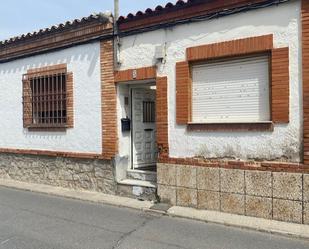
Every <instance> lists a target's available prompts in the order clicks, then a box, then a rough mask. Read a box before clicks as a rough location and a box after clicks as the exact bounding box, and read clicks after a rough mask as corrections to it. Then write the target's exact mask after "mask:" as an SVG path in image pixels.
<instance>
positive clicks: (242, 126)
mask: <svg viewBox="0 0 309 249" xmlns="http://www.w3.org/2000/svg"><path fill="white" fill-rule="evenodd" d="M187 130H188V131H273V130H274V125H273V123H271V122H265V123H223V124H221V123H213V124H197V123H189V124H188V125H187Z"/></svg>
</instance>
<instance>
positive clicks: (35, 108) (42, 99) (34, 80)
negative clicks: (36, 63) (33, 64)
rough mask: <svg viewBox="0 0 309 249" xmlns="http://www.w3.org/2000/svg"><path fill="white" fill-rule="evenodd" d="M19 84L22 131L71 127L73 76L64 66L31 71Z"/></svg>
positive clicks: (72, 117) (72, 118)
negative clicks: (21, 91)
mask: <svg viewBox="0 0 309 249" xmlns="http://www.w3.org/2000/svg"><path fill="white" fill-rule="evenodd" d="M22 82H23V126H24V128H27V129H29V130H33V131H36V130H38V131H39V130H49V131H52V130H55V131H57V130H59V129H67V128H73V126H74V109H73V74H72V73H71V72H68V71H67V65H66V64H58V65H53V66H47V67H42V68H36V69H30V70H28V71H27V73H26V74H24V75H23V80H22ZM59 110H60V111H59ZM59 112H60V114H59ZM43 114H44V116H42V117H38V115H43Z"/></svg>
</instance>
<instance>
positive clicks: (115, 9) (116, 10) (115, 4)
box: [114, 0, 119, 23]
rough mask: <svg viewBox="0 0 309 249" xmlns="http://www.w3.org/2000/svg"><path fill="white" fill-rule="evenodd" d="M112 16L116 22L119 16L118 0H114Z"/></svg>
mask: <svg viewBox="0 0 309 249" xmlns="http://www.w3.org/2000/svg"><path fill="white" fill-rule="evenodd" d="M114 18H115V23H116V22H117V20H118V18H119V0H114Z"/></svg>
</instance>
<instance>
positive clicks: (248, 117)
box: [192, 55, 270, 123]
mask: <svg viewBox="0 0 309 249" xmlns="http://www.w3.org/2000/svg"><path fill="white" fill-rule="evenodd" d="M192 77H193V89H192V90H193V91H192V121H193V122H203V123H205V122H207V123H217V122H261V121H269V120H270V106H269V58H268V56H267V55H262V56H254V57H247V58H238V59H229V60H221V61H213V62H209V63H206V64H203V65H196V66H193V75H192Z"/></svg>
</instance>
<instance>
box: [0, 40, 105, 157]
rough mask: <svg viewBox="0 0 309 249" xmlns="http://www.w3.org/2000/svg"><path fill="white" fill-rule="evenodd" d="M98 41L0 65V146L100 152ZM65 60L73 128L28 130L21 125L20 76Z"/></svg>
mask: <svg viewBox="0 0 309 249" xmlns="http://www.w3.org/2000/svg"><path fill="white" fill-rule="evenodd" d="M99 56H100V44H99V42H95V43H90V44H85V45H80V46H76V47H72V48H67V49H64V50H59V51H56V52H51V53H47V54H42V55H37V56H32V57H28V58H24V59H19V60H15V61H11V62H7V63H2V64H0V86H1V90H0V118H1V121H0V148H13V149H38V150H52V151H65V152H83V153H101V150H102V136H101V83H100V58H99ZM61 63H67V66H68V71H70V72H73V78H74V82H73V85H74V128H73V129H68V130H67V131H65V132H51V131H49V132H36V131H35V132H34V131H32V132H30V131H28V130H27V129H24V128H23V120H22V118H23V113H22V112H23V106H22V75H23V74H24V73H26V72H27V70H28V69H31V68H39V67H44V66H49V65H55V64H61Z"/></svg>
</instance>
